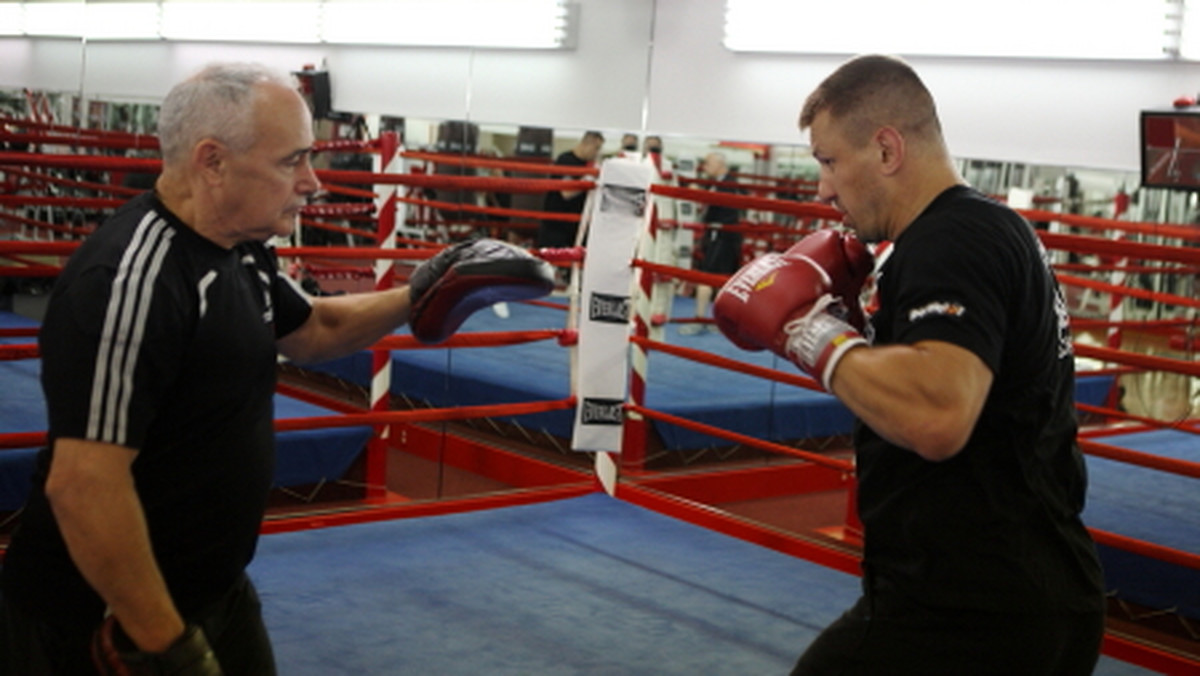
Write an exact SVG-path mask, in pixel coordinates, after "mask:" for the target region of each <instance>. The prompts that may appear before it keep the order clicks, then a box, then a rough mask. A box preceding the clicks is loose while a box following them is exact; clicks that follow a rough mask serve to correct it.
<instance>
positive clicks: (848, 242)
mask: <svg viewBox="0 0 1200 676" xmlns="http://www.w3.org/2000/svg"><path fill="white" fill-rule="evenodd" d="M784 255H785V256H807V257H809V258H811V259H812V260H813V262H815V263H816V264H817V265H818V266H820V268H821V269H822V270H824V271H825V272H827V273H829V277H830V280H831V284H832V286H831V288H830V289H829V292H830V293H832V294H833V295H834V297H835V298H838V299H839V300H840V301H841V304H842V306H843V307H845V310H846V316H845V317H843V319H845V320H846V321H848V322H850V324H851V325H852V326H854V328H856V329H858V330H859V331H863V330H864V329H865V328H866V326H867V319H866V315H865V314H864V313H863V310H862V303H861V302H860V298H859V294H861V293H862V288H863V284H865V283H866V282H867V277H869V276H870V274H871V271H872V270H874V269H875V261H874V259H873V258H872V257H871V252H870V251H868V250H867V247H866V246H864V245H863V243H862V242H860V241H859V239H858V238H857V237H855V236H854V235H850V234H846V233H842V232H839V231H837V230H818V231H817V232H814V233H813V234H811V235H809V236H807V237H805V238H804V239H802V240H800V241H799V242H796V243H795V244H793V245H792V248H790V249H788V250H787V251H786V252H785V253H784Z"/></svg>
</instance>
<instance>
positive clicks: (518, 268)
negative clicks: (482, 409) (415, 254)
mask: <svg viewBox="0 0 1200 676" xmlns="http://www.w3.org/2000/svg"><path fill="white" fill-rule="evenodd" d="M408 286H409V297H410V298H411V302H412V306H411V308H412V309H411V312H410V315H409V320H408V324H409V326H410V327H411V329H412V334H413V336H414V337H415V338H416V339H417V340H419V341H421V342H422V343H440V342H442V341H444V340H446V339H447V338H449V337H450V335H451V334H453V333H454V332H455V331H457V330H458V327H459V326H462V323H463V322H464V321H466V320H467V317H469V316H471V313H473V312H475V311H476V310H479V309H481V308H485V307H488V306H491V305H494V304H496V303H502V302H505V301H519V300H529V299H531V298H539V297H541V296H545V295H547V294H548V293H550V292H551V291H553V290H554V267H553V266H552V265H550V264H549V263H547V262H546V261H543V260H541V259H539V258H535V257H534V256H533V255H531V254H530V253H529V252H527V251H525V250H524V249H522V248H520V247H517V246H513V245H512V244H509V243H507V242H501V241H500V240H496V239H477V240H472V241H469V242H460V243H458V244H455V245H453V246H449V247H446V248H445V249H443V250H442V251H440V252H438V254H437V255H436V256H434V257H433V258H430V259H429V260H427V261H425V262H424V263H422V264H421V265H419V266H417V269H416V270H413V273H412V276H410V277H409V282H408Z"/></svg>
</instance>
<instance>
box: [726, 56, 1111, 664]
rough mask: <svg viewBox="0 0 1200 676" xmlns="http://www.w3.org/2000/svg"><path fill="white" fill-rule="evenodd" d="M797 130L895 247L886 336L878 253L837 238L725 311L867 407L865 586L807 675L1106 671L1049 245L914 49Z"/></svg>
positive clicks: (1098, 586)
mask: <svg viewBox="0 0 1200 676" xmlns="http://www.w3.org/2000/svg"><path fill="white" fill-rule="evenodd" d="M800 124H801V127H802V128H808V129H809V130H810V133H811V141H812V150H813V156H814V157H815V158H816V160H817V162H818V163H819V165H820V185H819V187H818V196H819V198H820V199H821V200H823V201H826V202H829V203H832V204H833V205H834V206H836V207H837V208H838V209H839V210H840V211H841V212H842V214H843V215H844V222H845V223H846V224H847V225H848V226H850V227H851V228H853V229H854V230H855V231H856V232H857V233H858V235H859V236H860V237H862V238H863V239H864V240H867V241H883V240H886V241H891V242H892V246H891V254H890V256H889V257H888V259H887V261H886V262H885V263H884V264H883V266H882V267H881V269H880V271H879V275H878V280H877V290H878V296H879V309H878V311H877V312H876V313H875V315H874V316H873V317H872V318H871V321H870V325H871V329H873V338H874V344H873V345H868V344H867V340H866V337H867V336H870V335H871V334H872V331H869V330H867V327H866V326H864V324H863V321H862V319H861V315H860V314H859V313H858V311H857V308H858V289H859V288H860V286H861V284H862V282H863V280H864V279H865V277H866V274H867V273H868V272H869V270H870V265H869V264H868V259H867V257H866V254H865V251H864V250H863V247H862V246H861V245H859V244H858V243H857V242H856V241H855V240H854V239H853V238H850V237H843V236H841V235H840V234H838V233H835V232H831V231H823V232H819V233H816V234H815V235H810V236H809V237H807V238H805V239H804V240H801V242H800V243H798V244H797V245H796V246H795V247H793V249H791V250H789V251H788V252H785V253H784V254H768V255H767V256H763V257H762V258H760V259H758V260H757V261H755V262H754V263H751V264H750V265H749V266H747V267H746V268H744V269H743V270H742V271H739V272H738V273H737V274H736V275H735V276H734V277H732V278H731V279H730V281H729V283H728V284H726V286H725V287H723V288H722V290H721V292H720V294H718V297H717V300H716V302H715V305H714V308H713V314H714V315H715V316H716V318H717V322H718V326H720V327H721V329H722V330H723V331H725V332H726V333H727V334H728V335H729V336H730V337H731V338H732V339H733V340H734V341H735V342H737V343H738V344H740V345H743V346H746V347H757V348H760V349H761V348H770V349H773V350H775V351H776V352H777V353H779V354H781V355H782V356H785V357H786V358H788V359H790V360H792V361H793V362H794V363H796V364H798V365H799V366H801V367H802V368H804V369H805V370H807V371H808V372H809V373H811V374H812V375H813V376H815V377H816V378H817V379H818V380H819V381H820V382H821V383H822V384H823V385H824V386H825V387H826V388H827V389H829V390H830V391H832V392H833V393H834V394H835V395H837V397H838V399H840V400H841V401H842V402H843V403H844V404H845V405H846V406H847V407H848V408H850V409H851V410H852V411H853V412H854V413H855V415H857V416H858V418H859V424H858V425H857V426H856V430H855V434H854V445H855V453H856V456H855V460H856V468H857V472H856V473H857V477H858V511H859V515H860V516H861V518H862V522H863V525H864V528H865V530H864V544H863V561H862V568H863V597H862V598H861V599H860V600H859V601H858V603H857V604H856V605H854V607H852V608H851V609H850V610H849V611H847V612H846V613H845V614H844V615H843V616H842V617H841V618H840V619H838V620H837V621H835V622H834V623H833V624H832V625H830V626H829V627H828V628H827V629H826V630H825V631H824V632H822V634H821V635H820V636H818V637H817V639H816V640H815V641H814V642H813V643H812V645H811V646H809V648H808V650H807V651H806V652H805V653H804V655H803V656H802V657H801V658H800V660H799V662H798V663H797V665H796V668H795V670H794V671H793V674H796V675H804V676H808V675H811V674H833V673H836V674H846V675H868V674H893V675H903V674H930V673H938V674H1003V675H1009V674H1037V675H1043V676H1051V675H1053V676H1084V675H1086V674H1091V673H1092V669H1093V667H1094V666H1095V664H1096V660H1097V659H1098V657H1099V649H1100V642H1101V638H1102V636H1103V631H1104V608H1105V599H1104V588H1103V579H1102V576H1101V571H1100V564H1099V560H1098V557H1097V555H1096V551H1095V547H1094V545H1093V544H1092V541H1091V538H1090V537H1089V535H1088V533H1087V531H1086V529H1085V528H1084V526H1083V524H1082V522H1081V521H1080V518H1079V514H1080V511H1081V510H1082V509H1083V501H1084V495H1085V489H1086V483H1087V482H1086V477H1085V472H1084V464H1083V457H1082V455H1081V454H1080V452H1079V449H1078V447H1077V446H1076V444H1075V437H1076V432H1077V429H1076V422H1075V413H1074V384H1075V380H1074V366H1073V357H1072V348H1071V341H1070V338H1071V336H1070V327H1069V324H1068V317H1067V314H1066V309H1065V307H1064V304H1063V301H1062V295H1061V292H1060V291H1059V289H1058V286H1057V284H1056V282H1055V280H1054V275H1053V274H1052V272H1051V270H1050V269H1049V266H1048V265H1047V261H1046V259H1045V252H1044V251H1043V250H1042V248H1041V245H1040V243H1039V241H1038V239H1037V238H1036V236H1035V235H1034V233H1033V230H1032V228H1031V227H1030V226H1029V224H1028V223H1026V222H1025V221H1024V220H1023V219H1022V218H1021V217H1020V216H1019V215H1017V214H1016V213H1015V212H1013V211H1011V210H1010V209H1008V208H1007V207H1005V206H1003V205H1002V204H999V203H997V202H995V201H993V200H991V199H989V198H987V197H986V196H984V195H982V194H980V193H979V192H977V191H975V190H974V189H972V188H970V187H968V186H966V185H964V184H963V183H962V180H961V178H960V177H959V176H958V174H957V172H956V170H955V168H954V164H953V162H952V160H951V159H950V156H949V153H948V152H947V149H946V147H945V142H944V140H943V138H942V133H941V126H940V123H939V122H938V119H937V113H936V110H935V107H934V101H933V98H932V96H931V95H930V93H929V91H928V90H927V89H926V88H925V86H924V84H923V83H922V82H921V80H920V79H919V78H918V76H917V74H916V73H914V72H913V71H912V69H911V68H909V67H908V66H907V65H906V64H904V63H903V62H901V61H899V60H896V59H892V58H887V57H878V56H868V57H860V58H857V59H854V60H851V61H849V62H847V63H846V64H844V65H843V66H842V67H841V68H839V69H838V70H837V71H835V72H834V73H833V74H832V75H830V76H829V77H828V78H827V79H826V80H825V81H824V82H822V83H821V84H820V85H819V86H818V87H817V89H816V90H815V91H814V92H813V93H812V94H811V95H810V96H809V97H808V99H807V101H806V102H805V104H804V107H803V110H802V111H801V115H800ZM864 334H865V335H864Z"/></svg>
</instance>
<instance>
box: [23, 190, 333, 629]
mask: <svg viewBox="0 0 1200 676" xmlns="http://www.w3.org/2000/svg"><path fill="white" fill-rule="evenodd" d="M310 312H311V308H310V305H309V301H308V300H307V299H306V298H305V297H304V295H303V294H302V293H300V292H299V291H298V290H297V289H296V288H295V287H294V286H293V285H292V284H291V283H290V282H289V281H288V280H287V279H286V278H285V277H283V275H281V274H279V271H278V267H277V263H276V259H275V256H274V253H273V252H272V251H271V250H269V249H268V248H267V247H265V246H264V245H262V244H260V243H249V244H242V245H239V246H237V247H235V248H233V249H224V248H222V247H220V246H217V245H216V244H214V243H212V242H211V241H209V240H207V239H205V238H203V237H201V236H200V235H198V234H197V233H196V232H195V231H193V230H192V229H191V228H189V227H187V226H186V225H184V224H183V223H182V222H180V221H179V220H178V219H177V218H176V217H175V216H174V215H172V214H171V213H170V212H168V211H167V210H166V209H165V208H164V207H163V206H162V205H161V204H160V203H159V202H158V201H157V199H155V197H154V195H153V194H152V193H146V194H144V195H142V196H140V197H137V198H135V199H134V200H132V201H131V202H130V203H128V204H127V205H125V206H124V207H122V208H121V209H120V210H119V211H118V212H117V213H116V214H114V216H113V217H112V218H111V219H109V220H108V221H107V222H106V223H105V224H104V225H103V226H102V227H100V228H99V229H98V230H97V231H96V232H95V233H94V234H93V235H92V236H91V237H89V238H88V240H87V241H86V242H85V243H84V245H83V246H81V247H80V248H79V250H78V251H77V252H76V253H75V255H74V256H72V258H71V260H70V261H69V263H68V264H67V266H66V267H65V269H64V270H63V272H62V274H61V275H60V277H59V279H58V281H57V283H56V284H55V287H54V290H53V292H52V295H51V298H50V303H49V306H48V309H47V313H46V317H45V320H44V322H43V325H42V328H41V332H40V335H39V346H40V348H41V352H42V387H43V390H44V391H45V395H46V402H47V410H48V413H49V417H50V438H51V441H52V442H53V440H54V439H55V438H59V437H70V438H80V439H88V440H94V441H102V442H108V443H114V444H119V445H122V446H127V447H130V448H133V449H137V451H138V454H137V458H136V460H135V461H134V463H133V474H134V479H135V481H136V486H137V491H138V495H139V498H140V500H141V503H142V506H143V508H144V510H145V513H146V519H147V522H148V526H149V531H150V539H151V544H152V546H153V548H154V554H155V557H156V558H157V560H158V564H159V566H160V568H161V569H162V572H163V575H164V576H165V578H166V582H167V586H168V588H169V590H170V591H171V594H172V596H173V597H174V599H175V602H176V604H177V606H178V607H179V608H180V610H181V611H182V612H184V613H186V612H188V611H189V610H192V609H195V608H196V607H198V606H200V605H203V604H205V603H207V602H211V601H212V600H214V599H215V598H216V597H217V595H219V594H220V593H222V592H223V591H225V590H226V589H227V588H228V587H229V585H230V584H232V583H233V582H234V581H235V580H236V579H237V577H238V576H239V575H240V573H241V572H242V570H243V569H244V568H245V566H246V565H247V564H248V563H249V562H250V560H251V558H252V556H253V553H254V549H255V545H256V542H257V537H258V529H259V526H260V523H261V520H262V515H263V511H264V509H265V503H266V497H267V492H268V490H269V488H270V485H271V482H272V476H273V471H274V456H275V452H274V438H275V437H274V429H273V419H274V410H273V396H274V392H275V366H276V347H275V341H276V338H278V337H280V336H283V335H286V334H287V333H289V332H291V331H293V330H294V329H296V328H297V327H298V326H300V325H301V324H302V323H303V322H304V321H305V320H306V319H307V318H308V316H309V314H310ZM49 461H50V453H49V451H48V450H43V451H42V453H41V455H40V456H39V462H38V472H37V475H36V477H35V481H34V484H35V485H34V490H33V493H32V495H31V497H30V500H29V502H28V505H27V507H26V510H25V512H24V514H23V515H22V519H21V524H20V526H19V528H18V529H17V531H16V532H15V533H14V536H13V539H12V544H11V546H10V548H9V550H8V555H7V557H6V560H5V565H4V594H5V597H6V598H8V599H11V600H12V601H13V602H16V603H18V604H19V605H20V606H21V607H22V608H23V609H24V610H25V611H26V612H29V613H32V614H34V615H35V616H41V617H45V618H47V619H61V620H63V621H67V620H74V621H81V620H82V621H86V619H87V618H93V621H98V619H99V615H98V613H99V612H100V611H101V610H102V608H101V605H100V604H101V602H100V599H99V597H98V596H96V594H95V593H94V592H92V591H91V589H90V588H89V587H88V586H87V584H86V582H84V580H83V578H82V577H81V576H80V574H79V572H78V570H77V569H76V568H75V566H74V564H73V563H72V562H71V560H70V558H69V556H68V554H67V551H66V548H65V546H64V544H63V541H62V537H61V535H60V533H59V530H58V527H57V524H56V523H55V521H54V518H53V515H52V513H51V511H50V507H49V504H48V502H47V500H46V497H45V494H44V492H43V486H44V482H45V478H46V472H47V470H48V468H49Z"/></svg>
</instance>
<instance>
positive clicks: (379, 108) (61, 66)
mask: <svg viewBox="0 0 1200 676" xmlns="http://www.w3.org/2000/svg"><path fill="white" fill-rule="evenodd" d="M580 4H581V7H580V19H581V24H580V32H579V39H578V48H577V49H575V50H569V51H555V52H542V51H500V50H492V51H486V50H478V51H471V50H461V49H399V48H383V47H346V46H328V45H315V46H302V45H290V46H285V45H238V44H221V43H190V44H189V43H163V42H148V43H133V42H130V43H111V42H95V41H93V42H89V43H88V44H87V47H86V58H82V59H81V52H82V50H81V49H80V45H79V43H77V42H72V41H69V40H57V39H45V40H26V39H20V38H0V87H10V88H11V87H30V88H35V89H48V90H67V91H74V90H82V91H83V92H84V94H85V96H87V97H88V98H112V99H157V98H161V97H162V96H163V94H165V93H166V91H167V89H169V87H170V85H171V84H172V83H173V82H175V81H176V80H178V79H180V78H182V77H183V76H184V75H186V74H187V73H190V72H192V71H194V70H195V69H196V68H198V67H199V66H200V65H202V64H203V63H205V62H207V61H209V60H213V59H237V60H255V61H262V62H265V63H268V64H271V65H275V66H277V67H280V68H283V69H287V70H297V69H299V68H300V67H301V66H303V65H304V64H306V63H312V64H315V65H321V64H324V65H326V66H327V67H328V69H329V71H330V76H331V82H332V85H333V105H334V107H335V108H338V109H341V110H348V111H360V112H368V113H383V114H390V115H400V116H406V117H412V118H433V119H441V118H466V119H472V120H476V121H480V122H485V123H503V124H513V125H516V124H530V125H538V126H551V127H557V128H561V129H567V130H581V129H586V128H600V129H607V130H612V131H621V130H627V129H633V130H636V129H640V128H641V127H642V122H643V106H644V104H645V103H646V101H647V98H646V82H647V68H648V64H647V59H648V58H650V59H651V62H650V64H649V84H650V87H649V97H648V117H647V119H646V126H647V129H648V130H649V131H651V132H655V133H660V134H663V135H667V136H697V137H701V138H705V139H725V140H739V141H759V142H771V143H803V142H804V141H805V138H804V137H802V136H801V135H800V134H799V132H798V131H797V130H796V128H795V119H796V114H797V111H798V110H799V106H800V103H801V101H802V100H803V99H804V96H805V95H806V94H807V93H808V91H810V90H811V89H812V87H813V86H815V85H816V84H817V82H819V81H820V80H821V79H822V78H823V77H824V76H825V75H827V74H828V73H829V72H830V71H831V70H832V69H833V68H835V67H836V66H837V64H838V63H840V62H841V61H842V60H843V58H844V57H831V56H817V57H814V56H781V55H766V54H745V53H733V52H729V51H727V50H726V49H725V48H724V47H723V46H722V45H721V31H722V21H723V12H724V2H723V0H580ZM652 21H653V26H654V36H653V42H652V45H651V44H650V42H649V40H648V38H649V36H650V33H651V22H652ZM813 30H853V27H852V26H851V27H837V26H796V34H797V39H798V40H800V39H803V35H804V33H805V32H806V31H813ZM912 63H913V65H914V66H916V68H917V69H918V71H919V72H920V73H921V74H922V76H923V77H924V79H925V80H926V83H927V84H928V85H929V87H930V89H932V90H933V92H934V95H935V96H936V97H937V99H938V102H939V108H940V111H941V115H942V122H943V125H944V126H945V128H946V133H947V137H948V141H949V143H950V147H951V151H952V152H953V153H954V154H955V155H958V156H962V157H974V158H983V159H995V160H1011V161H1018V162H1030V163H1036V164H1051V165H1067V166H1075V167H1093V168H1106V169H1109V168H1111V169H1124V170H1132V169H1135V168H1136V167H1137V165H1138V150H1137V141H1138V137H1137V127H1136V120H1137V113H1138V111H1139V110H1141V109H1143V108H1153V107H1162V106H1166V105H1168V104H1169V103H1170V102H1171V101H1172V100H1173V99H1174V98H1175V97H1177V96H1179V95H1182V94H1195V93H1197V92H1198V91H1200V65H1195V64H1178V63H1138V62H1128V63H1123V62H1082V61H1075V62H1066V61H1046V60H986V59H933V58H924V59H913V60H912ZM81 78H82V80H81Z"/></svg>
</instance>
